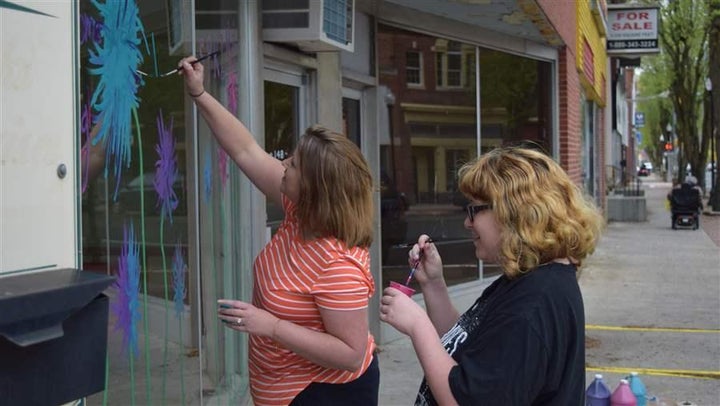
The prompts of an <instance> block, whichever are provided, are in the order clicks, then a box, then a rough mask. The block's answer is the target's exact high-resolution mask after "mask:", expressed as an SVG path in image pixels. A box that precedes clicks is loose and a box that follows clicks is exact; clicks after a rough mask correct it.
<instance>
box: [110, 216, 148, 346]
mask: <svg viewBox="0 0 720 406" xmlns="http://www.w3.org/2000/svg"><path fill="white" fill-rule="evenodd" d="M138 253H139V249H138V243H137V241H135V230H134V228H133V224H132V223H130V228H129V229H128V227H127V225H124V226H123V245H122V248H121V252H120V256H119V257H118V271H117V280H116V281H115V287H116V288H117V289H118V297H117V300H116V302H115V303H114V304H113V306H112V309H113V314H115V330H116V331H117V330H119V331H120V332H122V335H123V348H124V349H125V351H132V353H133V354H134V355H135V356H136V357H137V356H138V355H139V352H140V350H139V348H138V331H137V327H136V325H137V323H138V322H139V321H140V318H141V315H140V302H139V300H138V296H139V295H140V256H139V255H138Z"/></svg>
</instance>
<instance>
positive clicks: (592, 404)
mask: <svg viewBox="0 0 720 406" xmlns="http://www.w3.org/2000/svg"><path fill="white" fill-rule="evenodd" d="M585 406H610V388H608V386H607V385H605V381H603V376H602V375H600V374H596V375H595V379H594V380H593V381H592V382H591V383H590V385H589V386H588V388H587V390H586V391H585Z"/></svg>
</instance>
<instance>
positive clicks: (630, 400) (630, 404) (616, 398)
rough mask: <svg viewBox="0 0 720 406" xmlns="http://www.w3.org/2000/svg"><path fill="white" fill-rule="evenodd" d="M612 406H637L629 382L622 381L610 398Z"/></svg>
mask: <svg viewBox="0 0 720 406" xmlns="http://www.w3.org/2000/svg"><path fill="white" fill-rule="evenodd" d="M610 406H637V400H636V399H635V395H633V393H632V390H630V384H629V383H628V381H627V380H625V379H621V380H620V385H618V386H617V388H615V391H614V392H613V393H612V395H611V396H610Z"/></svg>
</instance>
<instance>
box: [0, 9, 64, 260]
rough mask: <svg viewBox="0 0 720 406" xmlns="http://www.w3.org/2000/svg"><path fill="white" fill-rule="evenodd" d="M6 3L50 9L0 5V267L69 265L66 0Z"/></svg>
mask: <svg viewBox="0 0 720 406" xmlns="http://www.w3.org/2000/svg"><path fill="white" fill-rule="evenodd" d="M13 3H15V4H22V5H23V6H25V7H28V8H30V9H33V10H35V11H38V12H41V13H46V14H49V15H50V16H47V15H41V14H37V13H31V12H27V11H19V10H12V9H9V8H0V50H1V52H2V58H1V59H2V60H1V62H0V63H1V64H2V65H1V66H0V78H1V79H0V224H1V226H0V228H1V232H0V273H5V272H10V271H17V270H23V269H31V268H41V267H50V268H52V267H75V266H76V257H77V256H76V252H77V243H76V242H77V237H76V236H77V229H76V223H77V222H76V204H77V203H76V198H75V196H76V193H75V192H76V188H77V183H78V182H77V179H76V175H75V167H76V163H75V161H76V151H77V150H78V149H77V148H76V146H75V139H76V137H75V119H74V118H75V117H76V114H75V107H74V106H75V94H76V92H75V89H74V79H73V78H74V75H75V71H76V70H75V69H74V64H73V61H74V55H75V51H74V41H73V35H74V33H73V18H74V13H73V7H74V6H73V2H66V1H63V2H60V1H58V2H50V1H46V2H22V3H20V2H13ZM60 164H64V165H65V167H66V171H67V173H66V175H65V177H64V178H62V179H60V178H59V177H58V175H57V169H58V165H60Z"/></svg>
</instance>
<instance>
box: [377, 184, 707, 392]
mask: <svg viewBox="0 0 720 406" xmlns="http://www.w3.org/2000/svg"><path fill="white" fill-rule="evenodd" d="M670 186H671V185H670V184H669V183H661V182H654V181H653V179H652V178H651V179H648V180H646V181H645V182H644V185H643V188H644V189H645V192H646V197H647V208H648V221H646V222H642V223H610V224H609V225H608V227H607V230H606V232H605V234H604V236H603V238H602V240H601V242H600V244H599V246H598V248H597V250H596V252H595V254H593V256H592V257H591V258H589V260H588V261H587V263H586V266H585V267H584V268H583V270H582V272H581V274H580V287H581V289H582V291H583V295H584V299H585V314H586V323H587V331H586V351H587V353H586V364H587V365H588V370H587V374H586V381H587V382H590V381H591V380H592V377H593V375H594V374H595V373H602V374H603V375H604V376H605V380H606V382H608V384H609V385H610V386H611V389H614V388H615V386H617V384H618V382H619V379H620V378H622V377H624V376H626V375H628V374H629V371H630V370H635V371H638V372H639V373H640V374H641V377H642V379H643V382H644V383H645V385H646V386H647V388H648V392H649V394H651V395H655V396H658V397H659V398H660V399H661V400H662V399H664V400H666V401H671V400H672V401H685V400H687V401H692V402H693V403H694V404H696V405H698V406H702V405H704V406H717V405H720V383H719V382H718V381H719V380H720V249H719V248H718V247H720V241H718V240H713V239H711V237H710V235H711V234H713V235H717V236H718V238H720V216H710V215H704V216H702V218H701V225H702V227H703V229H704V230H709V232H704V230H697V231H693V230H675V231H674V230H672V229H671V228H670V214H669V212H668V211H666V209H665V207H664V199H665V195H666V194H667V192H668V191H669V190H670ZM713 241H716V242H713ZM716 244H718V245H716ZM484 286H486V284H485V285H484ZM484 286H483V287H484ZM483 287H481V288H476V289H474V290H472V291H467V292H462V294H460V295H457V296H456V298H455V299H454V301H455V303H456V307H457V308H458V310H461V309H463V310H464V309H466V308H468V307H469V306H470V304H472V303H473V302H474V300H475V299H476V298H477V297H478V296H479V295H480V293H481V290H482V288H483ZM381 350H382V352H381V353H380V358H379V360H380V369H381V378H380V404H381V405H383V406H400V405H411V404H413V401H414V399H415V394H416V392H417V388H418V386H419V384H420V381H421V379H422V371H421V369H420V366H419V364H418V362H417V358H416V357H415V355H414V352H413V349H412V344H411V343H410V341H409V340H408V339H407V338H403V339H399V340H396V341H394V342H392V343H390V344H387V345H384V346H382V348H381ZM671 404H672V405H673V406H674V405H675V403H671Z"/></svg>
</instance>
